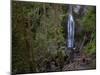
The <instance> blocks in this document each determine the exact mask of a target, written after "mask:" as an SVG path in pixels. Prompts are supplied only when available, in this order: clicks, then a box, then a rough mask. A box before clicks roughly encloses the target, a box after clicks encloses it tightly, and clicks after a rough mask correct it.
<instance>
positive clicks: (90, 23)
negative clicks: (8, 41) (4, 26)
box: [11, 1, 96, 75]
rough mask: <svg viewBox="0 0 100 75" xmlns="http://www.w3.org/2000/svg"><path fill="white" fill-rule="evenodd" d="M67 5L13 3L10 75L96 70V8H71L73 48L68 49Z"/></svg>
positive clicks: (77, 6) (78, 6)
mask: <svg viewBox="0 0 100 75" xmlns="http://www.w3.org/2000/svg"><path fill="white" fill-rule="evenodd" d="M69 6H70V5H69V4H56V3H55V4H53V3H41V2H22V1H12V17H11V18H12V74H13V75H15V74H25V73H44V72H60V71H76V70H91V69H96V7H95V6H87V5H72V6H73V11H72V12H73V17H74V20H75V37H74V38H75V48H74V49H73V50H70V49H68V47H67V36H68V33H67V30H68V28H67V21H68V7H69Z"/></svg>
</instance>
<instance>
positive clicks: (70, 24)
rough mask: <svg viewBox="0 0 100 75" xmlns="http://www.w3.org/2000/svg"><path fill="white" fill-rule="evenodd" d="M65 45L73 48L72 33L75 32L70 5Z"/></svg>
mask: <svg viewBox="0 0 100 75" xmlns="http://www.w3.org/2000/svg"><path fill="white" fill-rule="evenodd" d="M67 32H68V37H67V47H68V48H70V49H73V48H74V34H75V22H74V19H73V15H72V6H71V5H70V6H69V14H68V23H67Z"/></svg>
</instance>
